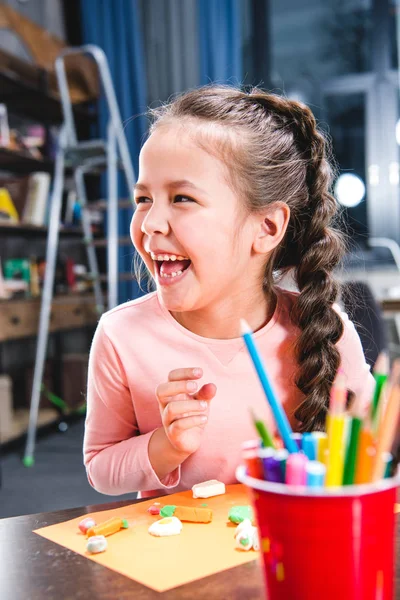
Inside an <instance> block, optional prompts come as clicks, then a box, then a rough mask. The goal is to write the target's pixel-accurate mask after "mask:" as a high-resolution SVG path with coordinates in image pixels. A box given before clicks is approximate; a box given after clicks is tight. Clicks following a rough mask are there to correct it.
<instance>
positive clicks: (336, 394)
mask: <svg viewBox="0 0 400 600" xmlns="http://www.w3.org/2000/svg"><path fill="white" fill-rule="evenodd" d="M346 400H347V389H346V382H345V378H344V376H343V374H342V373H339V374H338V376H337V378H336V381H335V384H334V385H333V386H332V391H331V399H330V404H329V413H330V414H329V427H328V453H329V454H328V464H327V472H326V485H327V486H328V487H332V486H337V485H342V480H343V468H344V454H345V447H344V443H345V439H344V432H345V412H344V411H345V408H346Z"/></svg>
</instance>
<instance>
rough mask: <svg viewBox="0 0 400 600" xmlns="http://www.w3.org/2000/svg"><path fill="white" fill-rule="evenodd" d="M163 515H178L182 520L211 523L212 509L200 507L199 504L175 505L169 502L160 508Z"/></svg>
mask: <svg viewBox="0 0 400 600" xmlns="http://www.w3.org/2000/svg"><path fill="white" fill-rule="evenodd" d="M160 515H161V516H162V517H172V516H174V517H177V518H178V519H180V520H181V521H188V522H190V523H210V521H212V516H213V513H212V510H210V509H209V508H198V507H197V506H175V505H174V504H167V505H166V506H163V507H162V509H161V510H160Z"/></svg>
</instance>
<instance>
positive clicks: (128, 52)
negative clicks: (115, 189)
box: [81, 0, 147, 302]
mask: <svg viewBox="0 0 400 600" xmlns="http://www.w3.org/2000/svg"><path fill="white" fill-rule="evenodd" d="M81 15H82V30H83V38H84V43H91V44H96V45H97V46H100V47H101V48H102V49H103V50H104V52H105V53H106V55H107V58H108V62H109V66H110V71H111V75H112V78H113V83H114V87H115V92H116V95H117V100H118V104H119V109H120V112H121V117H122V120H123V122H124V123H125V135H126V137H127V141H128V146H129V150H130V154H131V158H132V162H133V168H134V169H135V173H136V174H137V167H138V156H139V151H140V146H141V143H142V141H143V137H144V134H145V132H146V121H145V119H144V117H143V116H136V115H143V113H144V112H145V111H146V104H147V92H146V73H145V61H144V53H143V46H142V36H141V23H140V14H139V8H138V0H101V1H99V0H81ZM132 117H135V118H132ZM106 119H107V111H106V108H105V105H104V104H102V103H100V120H101V130H102V132H101V135H102V136H103V137H105V131H106V129H105V128H106V122H107V121H106ZM119 192H120V194H119V195H120V197H126V195H127V189H126V186H125V181H124V178H123V177H120V178H119ZM131 216H132V212H131V211H127V210H120V213H119V231H120V235H121V236H124V235H129V224H130V219H131ZM133 252H134V251H133V248H132V247H128V248H126V247H123V248H120V249H119V269H120V272H130V271H131V268H132V259H133ZM139 295H141V292H140V290H139V288H138V286H137V284H136V283H135V282H133V281H132V282H130V281H129V282H120V284H119V302H124V301H126V300H129V299H132V298H135V297H137V296H139Z"/></svg>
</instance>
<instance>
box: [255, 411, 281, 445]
mask: <svg viewBox="0 0 400 600" xmlns="http://www.w3.org/2000/svg"><path fill="white" fill-rule="evenodd" d="M250 410H251V414H252V417H253V423H254V426H255V428H256V429H257V431H258V435H259V436H260V438H261V441H262V443H263V446H264V448H268V447H271V448H275V445H274V442H273V440H272V436H271V434H270V432H269V431H268V427H267V426H266V424H265V423H264V421H262V420H261V419H259V418H258V417H256V415H255V413H254V411H253V410H252V409H250Z"/></svg>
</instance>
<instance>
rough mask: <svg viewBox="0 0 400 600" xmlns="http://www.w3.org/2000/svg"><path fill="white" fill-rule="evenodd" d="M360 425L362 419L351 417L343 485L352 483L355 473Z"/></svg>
mask: <svg viewBox="0 0 400 600" xmlns="http://www.w3.org/2000/svg"><path fill="white" fill-rule="evenodd" d="M361 427H362V419H360V418H359V417H352V418H351V425H350V439H349V444H348V446H347V452H346V459H345V464H344V474H343V485H352V484H353V483H354V477H355V474H356V461H357V450H358V442H359V439H360V432H361Z"/></svg>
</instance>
